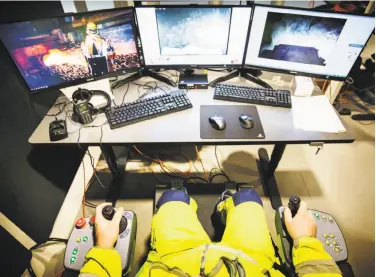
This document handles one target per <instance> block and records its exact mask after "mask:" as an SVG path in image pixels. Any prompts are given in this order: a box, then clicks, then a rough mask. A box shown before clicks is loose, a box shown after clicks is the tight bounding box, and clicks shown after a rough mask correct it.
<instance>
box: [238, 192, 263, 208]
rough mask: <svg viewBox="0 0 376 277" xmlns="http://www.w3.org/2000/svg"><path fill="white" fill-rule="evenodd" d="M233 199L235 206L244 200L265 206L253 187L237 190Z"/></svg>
mask: <svg viewBox="0 0 376 277" xmlns="http://www.w3.org/2000/svg"><path fill="white" fill-rule="evenodd" d="M232 200H233V201H234V206H235V207H236V206H238V205H240V204H241V203H244V202H256V203H259V204H260V205H261V207H263V205H262V200H261V198H260V196H259V195H258V194H257V192H256V191H255V190H253V189H244V190H240V191H238V192H236V193H235V194H234V195H233V196H232Z"/></svg>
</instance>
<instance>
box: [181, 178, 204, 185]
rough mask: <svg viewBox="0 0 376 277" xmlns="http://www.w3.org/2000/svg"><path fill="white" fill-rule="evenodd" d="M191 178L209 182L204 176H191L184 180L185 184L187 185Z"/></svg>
mask: <svg viewBox="0 0 376 277" xmlns="http://www.w3.org/2000/svg"><path fill="white" fill-rule="evenodd" d="M190 180H201V181H203V182H204V183H206V184H209V182H208V180H206V179H204V178H201V177H189V178H186V179H185V180H184V182H183V184H184V185H185V184H186V183H187V182H188V181H190Z"/></svg>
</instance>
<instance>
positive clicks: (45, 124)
mask: <svg viewBox="0 0 376 277" xmlns="http://www.w3.org/2000/svg"><path fill="white" fill-rule="evenodd" d="M220 75H221V73H218V72H215V73H212V72H209V80H212V79H214V78H216V77H219V76H220ZM274 75H275V74H273V73H263V74H262V76H261V79H263V80H264V81H266V82H268V83H269V84H270V85H271V86H272V87H273V88H275V89H277V88H284V89H290V90H291V87H290V81H291V76H286V75H282V84H280V85H277V84H276V82H274V81H273V79H272V78H273V76H274ZM146 81H148V79H147V78H144V79H141V80H138V81H137V82H138V83H140V84H142V83H146ZM229 82H231V83H237V84H245V85H253V84H251V83H250V82H248V81H246V80H244V79H242V78H235V79H232V80H231V81H229ZM160 86H163V84H160ZM124 91H125V87H123V88H119V89H117V90H116V91H115V92H114V95H115V96H116V100H115V101H116V103H120V102H121V99H122V96H123V93H124ZM313 95H322V92H321V91H320V89H319V88H318V87H316V88H315V91H314V94H313ZM137 97H138V92H137V87H136V86H135V85H130V89H129V92H128V94H127V97H126V101H133V100H136V99H137ZM188 97H189V98H190V100H191V102H192V105H193V108H192V109H189V110H185V111H181V112H178V113H174V114H170V115H165V116H162V117H158V118H154V119H151V120H147V121H143V122H139V123H136V124H133V125H129V126H125V127H122V128H118V129H114V130H111V129H110V127H109V125H108V124H105V125H103V127H97V128H81V129H80V125H74V124H72V123H71V122H70V121H69V120H67V126H68V131H69V132H70V133H71V134H70V135H69V136H68V138H66V139H64V140H61V141H57V142H51V141H50V139H49V133H48V128H49V123H50V122H51V121H53V120H54V117H48V116H46V117H45V118H44V119H43V120H42V121H41V123H40V124H39V126H38V127H37V128H36V129H35V131H34V133H33V134H32V135H31V137H30V138H29V143H31V144H34V145H37V144H48V145H54V144H57V145H69V144H70V145H76V144H77V142H78V141H79V143H80V145H86V146H98V145H99V146H100V147H101V150H102V153H103V155H104V157H105V159H106V161H107V163H108V165H109V168H110V170H111V172H112V174H113V175H114V176H120V174H119V171H118V167H117V162H116V157H115V154H114V151H113V149H112V146H115V145H124V146H127V145H134V144H158V143H161V144H162V143H163V144H194V145H235V144H242V145H243V144H244V145H254V144H258V145H261V144H274V145H275V146H274V149H273V152H272V154H271V158H270V160H269V157H268V153H267V152H266V150H265V149H264V148H261V149H259V165H260V177H261V179H262V182H263V186H264V189H266V190H267V191H266V193H267V195H269V197H270V198H271V203H272V206H273V208H274V209H276V208H278V207H279V206H281V204H282V203H281V199H280V194H279V191H278V186H277V183H276V180H275V178H274V172H275V170H276V168H277V166H278V163H279V161H280V160H281V158H282V155H283V152H284V150H285V147H286V145H287V144H309V143H312V142H323V143H351V142H353V141H354V137H353V136H352V134H351V132H350V130H349V127H348V126H346V124H345V123H344V122H343V124H344V126H345V128H346V129H347V132H345V133H339V134H334V133H324V132H307V131H303V130H300V129H296V128H295V127H294V121H293V114H292V110H291V109H286V108H276V107H267V106H260V105H257V109H258V112H259V115H260V119H261V121H262V124H263V128H264V132H265V136H266V137H265V139H263V140H260V139H257V140H256V139H250V140H249V139H201V138H200V105H245V104H244V103H236V102H227V101H221V100H214V99H213V89H212V88H209V89H207V90H190V91H189V92H188ZM312 97H314V96H312ZM57 101H62V100H61V99H58V100H57ZM328 105H330V104H329V102H328ZM57 111H58V108H57V107H53V108H51V110H50V111H49V114H54V113H56V112H57ZM318 112H319V111H318ZM64 117H65V112H64V113H62V114H61V115H60V116H59V118H64ZM104 122H106V117H105V115H99V116H98V117H97V118H96V120H95V121H94V122H93V123H92V125H101V124H103V123H104ZM79 129H80V130H79ZM101 129H102V130H101ZM101 137H102V139H101Z"/></svg>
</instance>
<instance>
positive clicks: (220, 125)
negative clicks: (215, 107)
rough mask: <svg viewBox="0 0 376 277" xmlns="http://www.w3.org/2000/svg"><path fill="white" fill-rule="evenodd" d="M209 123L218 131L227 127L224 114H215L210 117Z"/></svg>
mask: <svg viewBox="0 0 376 277" xmlns="http://www.w3.org/2000/svg"><path fill="white" fill-rule="evenodd" d="M209 123H210V125H211V126H212V127H213V128H214V129H216V130H218V131H221V130H224V129H226V121H225V120H224V119H223V117H222V116H217V115H215V116H211V117H209Z"/></svg>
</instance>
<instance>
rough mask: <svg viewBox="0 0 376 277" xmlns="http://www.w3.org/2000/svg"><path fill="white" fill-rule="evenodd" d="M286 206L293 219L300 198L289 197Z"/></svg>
mask: <svg viewBox="0 0 376 277" xmlns="http://www.w3.org/2000/svg"><path fill="white" fill-rule="evenodd" d="M287 206H288V207H289V209H290V210H291V214H292V217H294V216H295V215H296V213H297V212H298V210H299V207H300V198H299V197H298V196H290V198H289V203H288V205H287Z"/></svg>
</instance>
